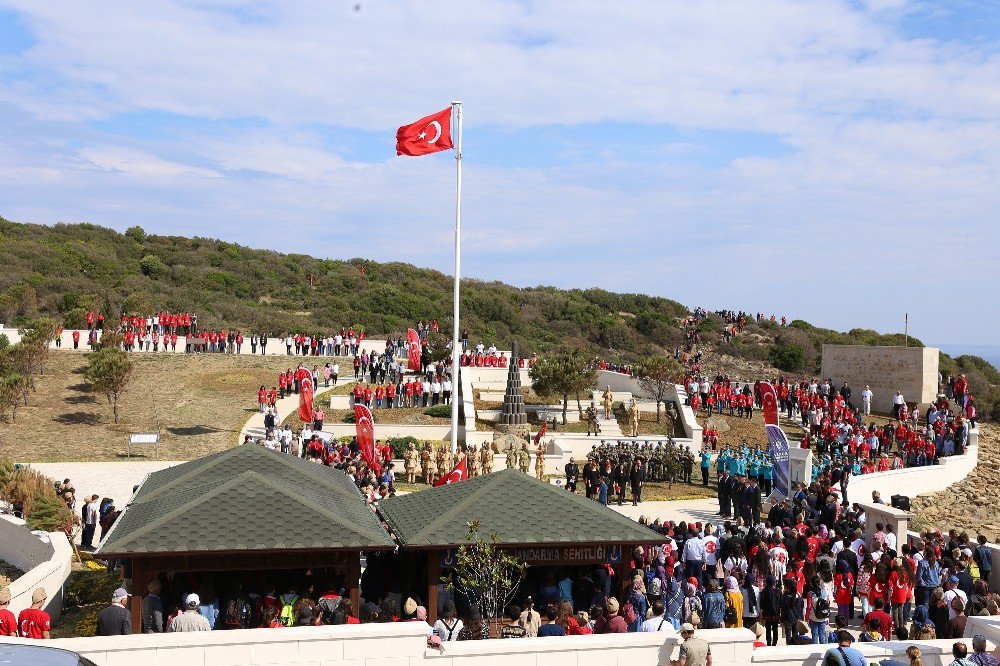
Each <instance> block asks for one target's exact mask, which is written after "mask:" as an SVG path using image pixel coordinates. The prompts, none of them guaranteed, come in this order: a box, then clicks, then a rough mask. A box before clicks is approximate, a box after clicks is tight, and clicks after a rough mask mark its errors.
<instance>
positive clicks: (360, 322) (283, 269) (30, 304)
mask: <svg viewBox="0 0 1000 666" xmlns="http://www.w3.org/2000/svg"><path fill="white" fill-rule="evenodd" d="M0 261H2V262H3V263H2V265H3V266H4V270H3V271H2V272H0V322H4V323H7V324H8V325H11V324H13V325H17V324H18V323H19V322H22V321H27V320H28V319H30V318H31V317H34V316H37V315H39V314H45V315H50V316H53V317H55V318H57V319H58V320H59V321H62V322H64V326H65V327H82V326H83V325H84V321H85V319H84V318H85V315H86V312H87V311H88V310H94V311H102V312H105V313H108V314H111V315H113V316H117V315H119V314H120V313H121V312H123V311H126V312H130V313H143V314H145V313H151V312H154V311H159V310H165V311H171V312H197V313H198V315H199V319H200V323H201V326H202V328H206V327H214V326H220V327H224V328H227V329H229V328H233V327H236V328H241V329H243V330H245V331H251V330H254V331H263V332H268V333H270V334H272V335H276V334H279V333H283V332H286V331H296V330H302V331H329V330H333V329H336V328H340V327H343V326H354V327H355V328H359V327H360V328H363V329H364V330H365V331H367V332H368V334H369V336H370V337H373V336H377V335H380V334H391V335H397V334H400V333H402V332H403V331H404V330H405V329H406V328H407V327H409V326H412V325H413V324H414V323H415V322H416V321H418V320H428V319H431V320H433V319H437V320H438V321H439V322H440V324H441V326H442V330H448V327H449V326H450V321H451V316H450V312H451V294H452V284H451V278H450V277H449V276H447V275H445V274H443V273H440V272H438V271H435V270H430V269H425V268H417V267H415V266H412V265H409V264H404V263H377V262H373V261H368V260H365V259H350V260H346V261H341V260H330V259H318V258H315V257H310V256H306V255H300V254H280V253H277V252H272V251H269V250H256V249H252V248H247V247H243V246H240V245H235V244H233V243H227V242H224V241H220V240H213V239H208V238H181V237H176V236H155V235H148V234H146V233H145V232H144V231H143V230H142V229H141V228H139V227H132V228H130V229H129V230H128V231H126V232H125V233H124V234H120V233H117V232H115V231H113V230H110V229H105V228H102V227H99V226H95V225H92V224H59V225H55V226H52V227H49V226H42V225H34V224H19V223H15V222H10V221H7V220H4V219H3V218H0ZM310 275H312V276H314V278H315V282H314V285H313V286H310V283H309V276H310ZM689 314H691V311H690V310H689V309H688V308H687V307H686V306H684V305H682V304H680V303H678V302H676V301H673V300H670V299H667V298H661V297H653V296H647V295H643V294H618V293H612V292H609V291H605V290H603V289H571V290H563V289H556V288H554V287H545V286H539V287H530V288H518V287H513V286H510V285H506V284H503V283H500V282H483V281H480V280H473V279H468V280H463V285H462V325H463V328H468V330H469V332H470V337H471V338H472V339H473V340H483V341H485V342H486V343H487V344H489V343H491V342H494V343H496V344H497V345H498V346H501V347H507V346H508V345H509V343H510V341H517V343H518V344H519V346H520V348H521V349H522V350H523V351H525V352H529V353H530V352H539V353H544V352H545V351H547V350H549V349H551V348H553V347H556V346H561V345H573V346H579V347H584V348H586V349H588V350H589V351H590V352H592V353H593V354H595V355H601V356H604V357H606V358H608V359H609V360H616V361H624V362H635V361H637V360H639V359H641V358H643V357H645V356H647V355H649V354H656V353H664V352H667V353H672V352H673V351H674V349H676V348H678V347H683V344H684V331H683V330H682V329H681V327H680V320H681V319H682V318H684V317H686V316H688V315H689ZM724 328H725V323H724V321H723V320H722V318H721V317H718V316H716V315H712V316H709V317H706V318H704V319H703V320H702V321H701V322H700V323H699V324H698V326H697V329H698V331H699V333H700V334H701V339H702V342H701V345H700V348H701V349H702V350H704V351H705V352H706V354H705V369H706V370H707V371H709V372H713V373H715V372H722V373H732V374H735V375H737V376H740V377H743V378H755V377H759V376H762V375H769V374H776V373H777V372H779V371H780V372H785V373H791V374H793V375H796V376H808V375H811V374H814V373H817V372H818V370H819V360H820V349H821V346H822V345H823V344H824V343H842V344H901V343H902V335H901V334H889V335H882V334H879V333H877V332H875V331H870V330H863V329H855V330H852V331H849V332H846V333H842V332H837V331H833V330H829V329H823V328H818V327H814V326H811V325H810V324H808V323H806V322H804V321H799V320H796V321H793V322H791V323H790V324H789V326H787V327H785V328H782V327H780V326H779V325H778V324H776V323H774V322H763V323H762V324H758V323H756V322H754V321H753V317H752V316H749V317H748V324H747V326H746V328H745V330H744V332H743V333H742V334H741V335H740V336H738V337H736V338H734V339H733V340H732V341H731V342H726V341H724V338H723V335H722V333H723V330H724ZM910 344H916V345H920V344H921V343H920V341H919V340H915V339H913V338H910ZM959 368H961V369H963V370H964V371H965V372H966V374H970V375H971V376H970V379H971V380H972V383H973V385H974V389H975V388H978V389H979V391H978V392H979V393H980V394H981V395H982V396H983V397H985V393H986V392H987V389H988V388H989V385H990V384H994V385H995V384H998V383H1000V381H998V380H1000V376H998V373H997V371H996V369H995V368H993V366H991V365H989V364H988V363H986V362H985V361H983V360H982V359H980V358H978V357H972V356H963V357H959V359H957V360H953V359H950V358H948V357H947V356H946V355H942V369H943V371H945V372H951V371H955V370H957V369H959ZM983 406H985V405H983ZM981 409H982V407H981ZM982 411H983V412H984V413H985V412H987V411H988V410H987V409H982Z"/></svg>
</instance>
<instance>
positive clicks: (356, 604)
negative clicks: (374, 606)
mask: <svg viewBox="0 0 1000 666" xmlns="http://www.w3.org/2000/svg"><path fill="white" fill-rule="evenodd" d="M347 578H348V580H349V581H350V588H349V592H350V595H351V607H352V608H354V612H355V613H357V614H358V615H357V616H358V617H361V553H354V554H352V556H350V557H349V558H348V565H347Z"/></svg>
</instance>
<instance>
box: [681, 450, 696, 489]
mask: <svg viewBox="0 0 1000 666" xmlns="http://www.w3.org/2000/svg"><path fill="white" fill-rule="evenodd" d="M681 469H682V470H683V472H684V483H687V484H690V483H691V472H693V471H694V454H692V453H691V449H690V447H687V446H685V447H684V450H683V451H682V452H681Z"/></svg>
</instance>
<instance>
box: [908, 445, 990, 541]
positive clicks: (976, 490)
mask: <svg viewBox="0 0 1000 666" xmlns="http://www.w3.org/2000/svg"><path fill="white" fill-rule="evenodd" d="M997 488H1000V434H998V433H997V431H996V430H995V429H994V428H991V427H989V426H980V434H979V465H978V466H977V467H976V469H975V470H973V472H972V474H970V475H969V476H968V477H967V478H966V479H965V480H964V481H961V482H959V483H956V484H954V485H952V486H950V487H949V488H948V489H947V490H943V491H941V492H939V493H933V494H930V495H922V496H920V497H917V498H916V499H914V500H913V502H912V510H913V513H915V514H916V515H917V520H916V521H915V523H916V524H915V528H919V529H929V528H934V529H940V530H942V531H947V530H948V529H950V528H953V527H954V528H958V529H962V530H966V531H968V532H969V533H970V534H976V533H980V532H981V533H983V534H985V535H986V536H987V537H988V538H989V539H990V541H993V542H996V541H997V539H998V538H1000V513H998V512H997V509H996V497H997Z"/></svg>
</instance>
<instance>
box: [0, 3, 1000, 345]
mask: <svg viewBox="0 0 1000 666" xmlns="http://www.w3.org/2000/svg"><path fill="white" fill-rule="evenodd" d="M456 99H460V100H462V101H463V102H464V105H463V106H464V118H465V125H464V127H465V131H464V136H463V139H464V151H463V207H462V211H463V244H462V247H463V253H462V264H463V270H462V273H463V276H470V277H476V278H481V279H484V280H502V281H505V282H509V283H512V284H516V285H519V286H534V285H539V284H545V285H555V286H559V287H568V288H569V287H580V288H586V287H591V286H597V287H602V288H605V289H609V290H615V291H628V292H641V293H649V294H656V295H662V296H667V297H669V298H673V299H675V300H678V301H680V302H682V303H684V304H685V305H688V306H690V307H695V306H702V307H705V308H708V309H720V308H732V309H744V310H747V311H750V312H757V311H761V312H764V313H766V314H775V315H777V316H779V317H780V316H782V315H785V316H788V317H789V318H790V319H792V318H799V319H805V320H807V321H809V322H811V323H813V324H816V325H821V326H827V327H831V328H837V329H840V330H848V329H851V328H857V327H860V328H873V329H876V330H879V331H884V332H889V331H901V330H902V327H903V318H904V313H907V312H908V313H909V317H910V333H911V334H912V335H914V336H916V337H918V338H921V339H922V340H924V341H925V342H935V343H940V344H945V343H950V344H995V343H997V342H998V336H997V335H996V333H995V331H996V330H997V329H998V328H1000V290H998V289H997V287H996V284H997V282H998V280H1000V262H998V261H997V253H998V252H1000V231H998V226H997V224H996V222H997V220H996V218H997V211H1000V3H998V2H996V1H995V0H981V1H975V0H948V1H943V0H942V1H940V2H930V1H923V0H912V1H906V0H852V1H847V0H841V1H838V0H823V1H815V0H794V1H785V0H754V2H747V1H746V0H733V1H722V0H718V1H705V2H689V1H676V2H675V1H672V0H656V1H653V2H639V1H629V0H622V1H621V2H614V3H608V2H596V1H595V2H591V1H588V0H574V2H556V1H549V2H531V1H528V0H510V1H496V2H478V1H471V0H464V1H458V2H451V1H447V0H438V1H437V2H434V3H428V2H412V1H408V0H397V1H396V2H391V3H390V2H384V1H379V0H351V1H350V2H341V1H340V0H323V1H304V0H303V1H299V2H278V1H274V2H270V1H266V0H259V1H253V2H239V1H237V0H201V1H194V0H174V1H166V0H164V1H150V2H142V3H134V2H104V3H79V2H65V1H61V0H47V1H46V2H38V1H37V0H0V215H3V216H4V217H6V218H8V219H11V220H15V221H20V222H35V223H42V224H54V223H57V222H91V223H95V224H100V225H103V226H108V227H112V228H115V229H119V230H124V229H125V228H127V227H129V226H131V225H136V224H138V225H140V226H142V227H143V228H145V229H146V230H147V231H148V232H152V233H160V234H178V235H184V236H195V235H197V236H206V237H214V238H221V239H224V240H227V241H232V242H238V243H241V244H245V245H249V246H252V247H258V248H265V247H266V248H271V249H275V250H279V251H286V252H302V253H307V254H311V255H315V256H320V257H329V258H352V257H364V258H369V259H374V260H378V261H386V260H399V261H406V262H410V263H413V264H416V265H418V266H426V267H433V268H437V269H439V270H442V271H444V272H447V273H449V274H450V273H452V272H453V233H454V198H455V162H454V159H453V158H454V155H453V153H451V152H445V153H439V154H436V155H431V156H425V157H418V158H413V157H397V156H396V155H395V146H394V142H395V132H396V128H397V127H398V126H400V125H403V124H406V123H410V122H413V121H415V120H417V119H418V118H420V117H422V116H425V115H428V114H430V113H433V112H435V111H439V110H441V109H443V108H445V107H447V106H448V104H449V103H450V101H451V100H456Z"/></svg>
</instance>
